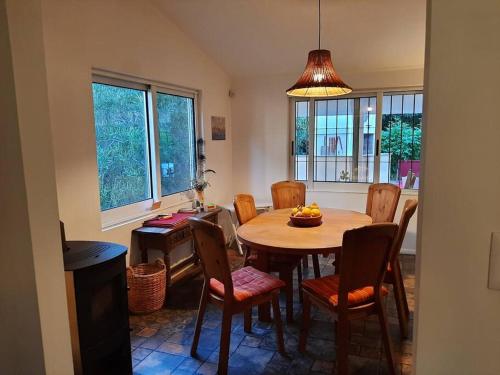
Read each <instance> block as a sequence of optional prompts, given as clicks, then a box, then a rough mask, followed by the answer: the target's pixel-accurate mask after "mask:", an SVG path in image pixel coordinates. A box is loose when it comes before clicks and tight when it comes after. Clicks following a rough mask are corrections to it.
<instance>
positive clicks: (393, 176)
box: [380, 93, 422, 189]
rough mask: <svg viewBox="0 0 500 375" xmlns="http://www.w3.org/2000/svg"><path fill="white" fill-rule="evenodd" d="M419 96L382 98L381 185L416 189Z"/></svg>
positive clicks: (420, 122) (409, 94) (420, 119)
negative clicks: (389, 184)
mask: <svg viewBox="0 0 500 375" xmlns="http://www.w3.org/2000/svg"><path fill="white" fill-rule="evenodd" d="M421 131H422V94H421V93H408V94H404V95H391V94H388V95H384V110H383V115H382V134H381V141H382V144H381V154H380V182H390V183H393V184H395V185H398V186H400V187H401V188H406V189H418V185H419V175H420V147H421V143H420V142H421Z"/></svg>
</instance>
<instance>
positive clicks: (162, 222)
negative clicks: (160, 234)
mask: <svg viewBox="0 0 500 375" xmlns="http://www.w3.org/2000/svg"><path fill="white" fill-rule="evenodd" d="M193 215H194V214H191V213H174V214H172V217H169V218H165V219H162V218H159V217H155V218H154V219H150V220H146V221H145V222H144V223H143V224H142V225H143V226H145V227H163V228H172V227H175V226H176V225H179V224H181V223H183V222H184V221H186V220H187V219H188V218H189V217H191V216H193Z"/></svg>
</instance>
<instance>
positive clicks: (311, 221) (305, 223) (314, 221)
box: [290, 215, 323, 227]
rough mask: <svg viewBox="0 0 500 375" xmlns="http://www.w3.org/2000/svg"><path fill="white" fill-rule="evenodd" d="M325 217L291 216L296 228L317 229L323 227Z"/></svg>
mask: <svg viewBox="0 0 500 375" xmlns="http://www.w3.org/2000/svg"><path fill="white" fill-rule="evenodd" d="M322 218H323V215H320V216H290V221H291V222H292V224H293V225H294V226H296V227H317V226H318V225H321V223H322V221H321V219H322Z"/></svg>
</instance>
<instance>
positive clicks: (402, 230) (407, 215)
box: [390, 199, 418, 264]
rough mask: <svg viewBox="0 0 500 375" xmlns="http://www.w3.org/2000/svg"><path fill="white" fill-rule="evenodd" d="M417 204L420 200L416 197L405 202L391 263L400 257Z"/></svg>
mask: <svg viewBox="0 0 500 375" xmlns="http://www.w3.org/2000/svg"><path fill="white" fill-rule="evenodd" d="M417 206H418V201H417V200H416V199H408V200H406V202H405V206H404V208H403V212H402V213H401V218H400V219H399V227H398V233H397V234H396V238H395V239H394V244H393V247H392V254H391V260H390V261H391V264H392V262H394V261H396V259H398V256H399V252H400V251H401V246H402V245H403V240H404V238H405V235H406V230H407V229H408V223H409V222H410V219H411V217H412V216H413V214H414V213H415V211H416V210H417Z"/></svg>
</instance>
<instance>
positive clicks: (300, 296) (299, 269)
mask: <svg viewBox="0 0 500 375" xmlns="http://www.w3.org/2000/svg"><path fill="white" fill-rule="evenodd" d="M297 281H298V282H299V301H300V303H302V301H303V296H302V265H301V264H300V262H299V263H298V264H297Z"/></svg>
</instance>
